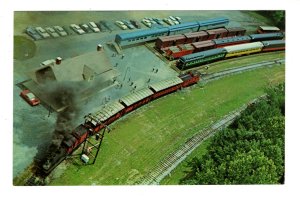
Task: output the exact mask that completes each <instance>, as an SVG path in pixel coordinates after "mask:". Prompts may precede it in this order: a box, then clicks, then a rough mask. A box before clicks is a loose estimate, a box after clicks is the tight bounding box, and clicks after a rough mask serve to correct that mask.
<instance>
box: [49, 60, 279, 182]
mask: <svg viewBox="0 0 300 200" xmlns="http://www.w3.org/2000/svg"><path fill="white" fill-rule="evenodd" d="M284 69H285V68H284V65H281V66H276V67H273V68H263V69H258V70H254V71H249V72H245V73H242V74H237V75H234V76H229V77H225V78H222V79H219V80H217V81H213V82H210V83H208V84H206V85H205V86H204V87H203V88H202V87H199V86H198V87H193V88H189V89H186V90H183V91H180V92H177V93H174V94H172V95H168V96H166V97H164V98H161V99H159V100H156V101H154V102H151V103H150V104H148V105H146V106H143V107H142V108H140V109H138V110H137V111H135V112H134V113H132V114H129V115H127V116H126V117H124V118H122V119H121V120H119V121H118V122H117V123H114V124H113V125H111V128H112V129H113V131H112V132H111V133H110V134H107V135H106V137H105V139H104V141H103V144H102V147H101V150H100V154H99V157H98V160H97V162H96V163H95V165H89V166H83V164H80V162H78V159H79V158H77V162H75V163H77V164H72V162H70V163H68V164H67V165H68V166H67V169H65V170H64V172H63V174H62V175H61V176H60V177H58V178H55V179H54V180H52V182H51V183H50V184H51V185H92V184H97V185H115V184H121V185H125V184H133V183H134V182H135V181H136V180H138V179H139V178H140V177H141V176H143V175H145V174H146V173H147V172H148V171H149V170H151V168H153V167H154V166H155V165H156V164H157V163H158V162H159V161H160V160H161V159H163V158H164V157H165V156H167V155H168V154H169V153H170V152H172V151H174V150H175V149H176V148H178V147H179V146H180V145H181V144H183V143H184V142H185V141H186V140H187V139H188V138H190V137H191V136H192V135H193V134H194V133H195V132H196V131H199V130H201V129H203V128H205V127H207V126H209V125H210V124H212V123H213V122H215V121H217V120H218V119H220V118H222V116H224V115H226V114H227V113H229V112H230V111H232V110H234V109H236V108H238V107H240V106H242V105H243V104H244V103H246V102H248V101H250V100H251V99H254V98H255V97H257V96H260V95H261V94H263V93H264V88H265V87H266V86H268V85H269V84H276V83H278V82H282V81H284V71H285V70H284ZM191 127H195V128H191ZM200 147H202V145H200ZM196 151H199V150H196ZM203 151H204V150H203ZM73 163H74V162H73ZM78 163H79V164H78ZM183 164H184V163H183ZM177 169H178V168H177ZM177 169H176V170H175V173H176V174H175V175H173V174H174V173H172V176H171V177H172V180H173V181H171V180H169V181H168V180H166V181H164V182H163V183H168V184H177V183H178V182H177V181H178V178H179V177H181V174H180V173H181V170H179V172H177ZM177 174H179V175H177Z"/></svg>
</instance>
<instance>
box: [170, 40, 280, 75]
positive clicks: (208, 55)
mask: <svg viewBox="0 0 300 200" xmlns="http://www.w3.org/2000/svg"><path fill="white" fill-rule="evenodd" d="M284 49H285V41H284V40H270V41H262V42H253V43H246V44H238V45H233V46H228V47H223V48H217V49H211V50H207V51H202V52H198V53H193V54H189V55H186V56H182V57H180V59H179V60H178V61H177V63H176V66H177V68H178V69H180V70H186V69H190V68H193V67H195V66H199V65H203V64H207V63H212V62H215V61H218V60H222V59H225V58H230V57H234V56H242V55H247V54H252V53H259V52H266V51H278V50H284Z"/></svg>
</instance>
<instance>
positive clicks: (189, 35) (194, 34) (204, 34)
mask: <svg viewBox="0 0 300 200" xmlns="http://www.w3.org/2000/svg"><path fill="white" fill-rule="evenodd" d="M183 35H185V37H187V38H194V37H201V36H206V35H207V32H206V31H198V32H192V33H184V34H183Z"/></svg>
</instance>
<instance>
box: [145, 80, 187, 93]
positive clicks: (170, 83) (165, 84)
mask: <svg viewBox="0 0 300 200" xmlns="http://www.w3.org/2000/svg"><path fill="white" fill-rule="evenodd" d="M182 82H183V81H182V80H181V79H180V78H178V77H177V76H176V77H173V78H170V79H167V80H163V81H160V82H157V83H153V84H150V85H149V86H150V87H151V88H152V89H154V90H155V92H159V91H161V90H164V89H167V88H169V87H172V86H174V85H177V84H179V83H182Z"/></svg>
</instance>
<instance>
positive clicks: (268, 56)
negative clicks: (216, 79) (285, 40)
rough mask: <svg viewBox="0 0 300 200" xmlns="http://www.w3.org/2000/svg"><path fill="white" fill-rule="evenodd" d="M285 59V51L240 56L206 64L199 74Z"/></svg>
mask: <svg viewBox="0 0 300 200" xmlns="http://www.w3.org/2000/svg"><path fill="white" fill-rule="evenodd" d="M284 58H285V51H275V52H269V53H259V54H254V55H249V56H241V57H239V58H234V59H230V62H229V60H222V61H219V62H215V63H211V64H208V66H209V68H208V69H206V68H205V67H204V66H202V68H201V69H200V72H201V73H208V74H210V73H215V72H219V71H222V70H226V69H229V68H236V67H242V66H247V65H249V63H251V64H252V63H253V64H255V63H259V62H263V61H271V60H275V59H284Z"/></svg>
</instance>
